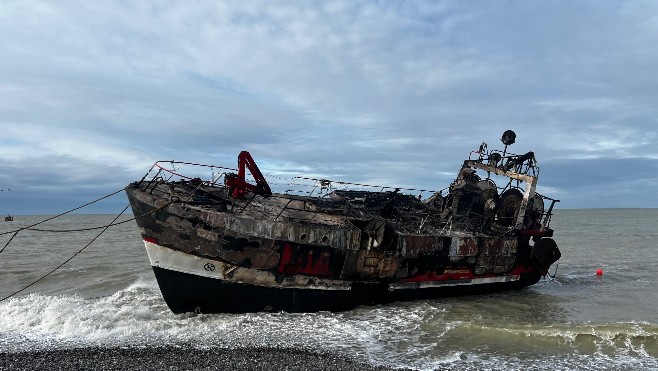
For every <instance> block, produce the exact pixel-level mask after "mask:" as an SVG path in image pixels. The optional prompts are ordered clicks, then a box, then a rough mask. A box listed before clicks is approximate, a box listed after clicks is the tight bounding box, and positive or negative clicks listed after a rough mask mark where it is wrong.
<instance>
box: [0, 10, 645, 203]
mask: <svg viewBox="0 0 658 371" xmlns="http://www.w3.org/2000/svg"><path fill="white" fill-rule="evenodd" d="M657 46H658V2H656V1H574V0H566V1H553V0H552V1H461V0H460V1H352V0H349V1H347V0H346V1H290V0H284V1H227V2H223V1H216V0H209V1H171V2H168V1H43V2H41V1H26V0H17V1H11V0H4V1H1V2H0V189H2V192H0V213H11V214H15V215H20V214H53V213H59V212H62V211H66V210H68V209H71V208H74V207H76V206H79V205H81V204H83V203H86V202H88V201H91V200H93V199H96V198H98V197H101V196H104V195H106V194H109V193H111V192H114V191H116V190H119V189H121V188H123V187H124V186H125V185H126V184H128V183H129V182H131V181H134V180H138V179H140V178H141V177H142V176H143V175H144V174H145V172H146V171H147V170H148V169H149V168H150V166H151V164H152V163H153V162H154V161H156V160H170V159H176V160H181V161H191V162H202V163H212V164H216V165H224V166H231V167H233V166H235V165H236V158H237V154H238V153H239V152H240V151H241V150H248V151H250V152H251V154H252V155H253V157H254V158H255V159H256V162H257V163H258V164H259V166H260V167H261V169H262V170H263V172H265V173H287V174H296V175H303V174H308V175H313V176H317V177H323V178H329V179H336V180H343V181H355V182H367V183H369V184H381V185H399V186H406V187H419V188H426V189H437V190H438V189H441V188H444V187H446V186H448V185H449V184H450V182H451V181H452V180H453V179H454V178H455V176H456V172H457V171H458V169H459V167H460V165H461V162H462V161H463V160H464V158H465V157H466V156H468V154H469V152H470V151H471V150H474V149H477V147H478V146H479V144H480V143H481V142H482V141H486V142H487V143H488V144H489V148H490V149H491V148H494V147H497V148H502V144H501V142H500V137H501V134H502V133H503V131H505V130H507V129H512V130H514V131H515V132H516V133H517V143H516V144H514V145H513V146H512V147H510V150H511V151H512V152H515V153H525V152H527V151H529V150H533V151H534V152H535V154H536V157H537V160H538V163H539V166H540V168H541V173H540V187H539V191H540V192H541V193H543V194H546V195H548V196H552V197H554V198H558V199H560V200H562V202H561V203H560V204H559V205H558V207H560V208H590V207H658V188H657V187H656V184H657V183H658V182H657V177H656V170H658V165H657V164H658V162H657V159H658V123H657V118H658V47H657ZM9 190H11V191H9ZM126 203H127V200H126V198H125V195H123V194H120V195H119V196H117V197H114V198H112V200H111V201H109V202H106V203H104V204H103V205H101V206H99V207H96V208H93V209H88V212H104V213H116V212H118V211H120V210H121V208H122V207H123V206H124V205H125V204H126Z"/></svg>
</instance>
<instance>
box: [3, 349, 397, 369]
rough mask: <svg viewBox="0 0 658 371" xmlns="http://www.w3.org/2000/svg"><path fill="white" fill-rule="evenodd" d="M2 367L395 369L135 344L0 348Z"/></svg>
mask: <svg viewBox="0 0 658 371" xmlns="http://www.w3.org/2000/svg"><path fill="white" fill-rule="evenodd" d="M0 370H15V371H18V370H268V371H269V370H289V371H297V370H299V371H301V370H332V371H333V370H335V371H342V370H345V371H347V370H350V371H352V370H357V371H359V370H362V371H374V370H378V371H384V370H393V368H387V367H376V366H372V365H369V364H367V363H363V362H359V361H356V360H353V359H349V358H345V357H341V356H337V355H333V354H329V353H313V352H310V351H307V350H296V349H272V348H266V349H258V348H251V349H218V348H215V349H194V348H180V347H157V348H153V347H144V348H136V347H131V348H76V349H66V350H48V351H31V352H20V353H0ZM396 370H399V369H396Z"/></svg>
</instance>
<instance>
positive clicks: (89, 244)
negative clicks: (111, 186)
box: [0, 192, 172, 302]
mask: <svg viewBox="0 0 658 371" xmlns="http://www.w3.org/2000/svg"><path fill="white" fill-rule="evenodd" d="M115 194H116V192H115ZM105 198H106V197H105ZM99 200H100V199H99ZM96 201H98V200H96ZM94 202H95V201H94ZM171 203H172V202H171V201H170V202H167V203H166V204H164V205H162V206H160V207H158V208H156V209H153V210H150V211H148V212H146V213H144V214H141V215H139V216H136V217H134V218H132V219H130V220H125V221H122V222H119V223H115V222H116V221H117V220H118V219H119V217H121V215H123V213H124V212H126V210H128V207H129V206H130V204H128V205H126V207H124V208H123V210H121V212H120V213H119V215H117V216H116V217H115V218H114V219H113V220H112V222H110V224H107V225H105V226H101V227H94V228H85V229H84V230H91V229H100V228H103V230H102V231H100V233H98V235H96V237H94V238H93V239H92V240H91V241H89V243H87V244H86V245H85V246H84V247H83V248H82V249H80V250H79V251H78V252H76V253H75V254H73V256H71V257H70V258H68V259H66V260H65V261H64V262H63V263H62V264H60V265H58V266H57V267H55V269H53V270H51V271H50V272H48V273H46V274H45V275H43V276H42V277H40V278H39V279H37V280H36V281H34V282H32V283H30V284H29V285H27V286H25V287H23V288H22V289H20V290H18V291H16V292H14V293H13V294H11V295H8V296H5V297H4V298H2V299H0V302H3V301H5V300H7V299H9V298H11V297H12V296H14V295H16V294H18V293H21V292H23V291H25V290H26V289H28V288H30V287H31V286H33V285H35V284H36V283H37V282H39V281H41V280H43V279H44V278H46V277H48V276H49V275H51V274H52V273H53V272H55V271H56V270H58V269H59V268H61V267H63V266H64V264H66V263H68V262H70V261H71V260H73V258H75V257H76V256H78V255H80V253H82V252H83V251H84V250H85V249H86V248H88V247H89V246H91V244H92V243H94V241H96V240H97V239H98V237H100V236H101V235H102V234H103V233H105V231H107V230H108V229H109V228H110V227H113V226H115V225H119V224H123V223H126V222H129V221H132V220H136V219H139V218H142V217H144V216H146V215H149V214H152V213H154V212H156V211H159V210H161V209H164V208H165V207H167V206H169V205H170V204H171ZM64 214H65V213H63V214H60V216H61V215H64ZM51 219H52V218H51ZM37 224H40V223H37ZM37 224H34V225H37ZM23 229H25V228H23ZM21 230H22V229H21ZM44 231H45V230H44ZM71 231H76V230H71ZM17 233H18V231H17ZM5 247H6V246H5ZM3 250H4V248H3ZM0 252H1V251H0Z"/></svg>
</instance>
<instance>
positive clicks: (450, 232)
mask: <svg viewBox="0 0 658 371" xmlns="http://www.w3.org/2000/svg"><path fill="white" fill-rule="evenodd" d="M515 137H516V135H515V134H514V132H512V131H507V132H505V134H504V135H503V138H502V139H501V140H502V142H503V144H504V145H505V149H504V150H503V151H497V150H492V151H488V149H487V145H486V144H485V143H482V145H480V147H479V149H478V150H477V151H473V152H471V155H470V156H469V158H468V159H467V160H465V161H464V163H463V164H462V167H461V169H460V170H459V172H458V173H457V177H456V179H455V180H454V181H453V183H452V184H451V185H450V186H449V187H448V188H447V189H445V190H442V191H438V192H429V191H422V190H405V189H402V188H387V187H378V188H375V187H372V186H366V185H362V184H350V183H345V182H333V181H330V180H326V179H313V178H307V177H297V178H294V179H293V180H292V181H291V182H290V183H289V184H288V187H286V189H285V190H284V191H282V192H274V191H273V190H272V189H271V188H270V184H269V183H268V181H267V180H266V178H265V176H264V175H263V174H262V173H261V171H260V169H259V168H258V166H257V165H256V163H255V161H254V159H253V158H252V157H251V155H250V154H249V153H248V152H245V151H243V152H241V153H240V155H239V156H238V169H230V168H224V167H220V166H210V165H200V164H190V163H184V162H175V161H167V162H158V163H156V164H155V165H154V166H153V167H152V168H151V170H150V171H149V173H147V175H146V176H145V177H144V178H143V179H142V180H140V181H138V182H134V183H132V184H130V185H128V186H127V187H126V193H127V195H128V198H129V200H130V204H131V206H132V209H133V212H134V214H135V215H136V216H138V217H137V219H136V221H137V224H138V226H139V228H140V232H141V234H142V238H143V240H144V243H145V246H146V249H147V253H148V255H149V259H150V262H151V265H152V266H153V270H154V272H155V275H156V278H157V280H158V283H159V286H160V289H161V291H162V294H163V297H164V299H165V301H166V302H167V304H168V305H169V307H170V308H171V310H172V311H173V312H175V313H181V312H193V311H195V312H201V313H209V312H249V311H263V310H286V311H317V310H345V309H350V308H353V307H355V306H357V305H363V304H376V303H389V302H392V301H398V300H413V299H418V298H433V297H438V296H444V295H464V294H473V293H488V292H495V291H500V290H507V289H519V288H522V287H526V286H529V285H532V284H534V283H536V282H537V281H538V280H539V279H540V278H541V277H542V276H544V275H546V274H547V273H548V270H549V268H550V266H551V265H552V264H553V263H554V262H555V261H557V260H558V259H559V257H560V252H559V249H558V248H557V245H556V243H555V241H554V240H553V239H552V238H551V237H552V235H553V230H552V229H551V228H550V222H551V217H552V210H553V207H554V205H555V203H556V202H558V200H555V199H551V198H549V197H547V196H544V195H541V194H539V193H537V191H536V187H537V181H538V175H539V167H538V166H537V162H536V160H535V157H534V153H533V152H528V153H526V154H524V155H514V154H510V153H507V147H508V146H509V145H510V144H513V143H514V141H515ZM184 168H185V169H187V168H189V169H190V170H191V172H190V173H187V174H188V175H185V174H183V172H182V169H184ZM200 170H205V172H206V173H209V175H210V178H209V179H207V180H202V179H201V175H200V174H201V173H202V172H201V171H200ZM247 173H249V174H250V175H251V178H253V179H248V177H247ZM189 174H191V175H189ZM295 186H297V187H295ZM303 186H306V187H305V188H304V187H303ZM354 188H356V189H354ZM297 189H302V192H296V190H297ZM423 194H427V195H429V197H427V198H425V199H424V198H423V197H422V195H423Z"/></svg>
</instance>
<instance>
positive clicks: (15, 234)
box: [0, 188, 127, 254]
mask: <svg viewBox="0 0 658 371" xmlns="http://www.w3.org/2000/svg"><path fill="white" fill-rule="evenodd" d="M120 192H123V188H122V189H120V190H118V191H116V192H112V193H110V194H109V195H106V196H103V197H101V198H98V199H95V200H93V201H91V202H87V203H86V204H84V205H81V206H78V207H76V208H74V209H71V210H69V211H65V212H63V213H61V214H57V215H55V216H51V217H50V218H47V219H44V220H42V221H40V222H37V223H34V224H32V225H29V226H27V227H22V228H19V229H17V230H15V231H8V232H2V233H0V236H3V235H6V234H10V233H13V234H14V235H13V236H11V238H10V239H9V241H7V243H6V244H5V245H4V246H3V247H2V249H1V250H0V254H2V252H3V251H5V249H6V248H7V246H9V244H10V243H11V241H12V240H13V239H14V237H16V236H17V235H18V233H19V232H21V231H24V230H26V229H30V228H32V227H34V226H37V225H39V224H42V223H45V222H47V221H50V220H53V219H56V218H59V217H60V216H63V215H66V214H69V213H71V212H73V211H76V210H80V209H82V208H83V207H87V206H89V205H91V204H93V203H96V202H98V201H101V200H104V199H106V198H109V197H112V196H114V195H116V194H117V193H120ZM126 208H127V206H126ZM119 215H121V214H119Z"/></svg>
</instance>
